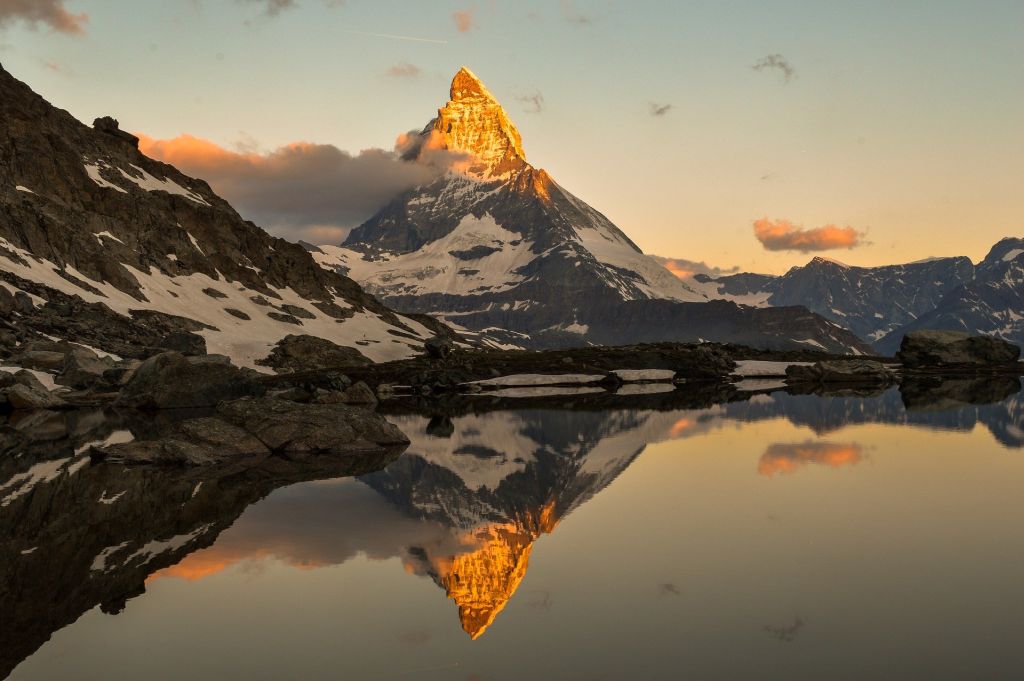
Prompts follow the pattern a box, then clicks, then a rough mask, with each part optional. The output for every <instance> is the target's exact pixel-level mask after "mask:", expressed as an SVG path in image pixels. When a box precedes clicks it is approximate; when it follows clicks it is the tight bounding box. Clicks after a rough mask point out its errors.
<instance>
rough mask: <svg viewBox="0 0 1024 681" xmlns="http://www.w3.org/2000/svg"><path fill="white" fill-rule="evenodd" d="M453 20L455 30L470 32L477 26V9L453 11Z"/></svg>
mask: <svg viewBox="0 0 1024 681" xmlns="http://www.w3.org/2000/svg"><path fill="white" fill-rule="evenodd" d="M452 20H453V21H454V22H455V30H457V31H458V32H459V33H468V32H470V31H472V30H473V29H474V28H476V10H475V9H460V10H457V11H455V12H453V13H452Z"/></svg>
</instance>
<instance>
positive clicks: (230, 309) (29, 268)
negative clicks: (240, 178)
mask: <svg viewBox="0 0 1024 681" xmlns="http://www.w3.org/2000/svg"><path fill="white" fill-rule="evenodd" d="M0 291H2V292H0V317H6V318H7V320H6V321H7V326H6V328H7V331H9V332H10V333H14V334H15V335H19V334H20V335H21V336H26V335H30V334H31V332H32V331H33V330H34V331H36V332H37V333H38V334H46V335H48V336H55V337H57V338H61V339H67V340H74V341H77V342H81V343H86V344H89V345H93V346H94V347H97V348H99V349H101V350H104V351H107V352H112V353H115V354H118V355H121V356H136V355H137V354H138V352H137V351H135V350H133V348H132V346H139V345H142V346H147V345H156V344H157V343H156V341H158V340H159V338H160V337H161V336H163V335H166V334H167V333H168V332H170V331H173V330H179V331H189V332H196V333H199V334H201V335H203V336H204V338H205V339H206V341H207V343H208V345H209V346H210V349H211V350H212V351H214V352H218V353H220V354H225V355H228V356H230V357H232V358H233V360H234V361H235V362H236V363H241V364H247V365H252V364H253V363H254V361H255V360H256V359H258V358H261V357H264V356H265V355H266V354H267V352H269V349H270V347H271V346H272V345H273V344H274V343H275V342H276V341H277V340H279V339H280V338H283V337H284V336H286V335H288V334H290V333H295V332H296V331H300V332H301V333H305V334H307V335H313V336H319V337H323V338H326V339H329V340H332V341H335V342H338V343H340V344H343V345H347V346H350V347H352V348H354V349H356V350H358V351H359V352H361V353H362V354H363V355H364V356H366V357H368V358H370V359H373V360H375V361H380V360H387V359H395V358H399V357H403V356H409V355H412V354H415V353H417V352H419V351H420V350H421V349H422V343H423V341H425V340H426V339H427V338H430V337H432V336H434V335H436V334H437V333H439V332H442V331H443V329H442V327H441V325H439V324H438V323H437V322H434V321H432V320H430V319H428V318H422V317H416V318H411V317H404V316H400V315H397V314H395V313H394V312H393V311H391V310H390V309H388V308H387V307H385V306H384V305H382V304H381V303H379V302H378V301H377V300H376V299H374V298H373V297H372V296H369V295H367V294H366V293H364V292H363V291H362V289H361V288H360V287H359V286H358V285H357V284H355V282H353V281H352V280H351V279H349V278H347V277H345V276H342V275H340V274H338V273H336V272H331V271H326V270H324V269H323V268H321V267H319V266H318V265H317V264H316V262H315V261H314V260H313V259H312V258H311V257H310V255H309V254H308V253H307V252H306V250H305V249H303V248H302V247H301V246H298V245H296V244H292V243H289V242H287V241H284V240H283V239H277V238H274V237H271V236H270V235H268V234H267V233H266V232H264V231H263V230H261V229H260V228H259V227H257V226H256V225H254V224H252V223H251V222H247V221H245V220H243V219H242V218H241V217H239V215H238V213H236V212H235V210H234V209H233V208H232V207H231V206H230V205H228V204H227V203H226V202H225V201H224V200H223V199H221V198H220V197H218V196H217V195H216V194H215V193H214V192H213V191H212V190H211V189H210V187H209V186H208V185H207V184H206V183H205V182H203V181H202V180H198V179H194V178H190V177H187V176H185V175H184V174H182V173H180V172H179V171H177V170H176V169H175V168H174V167H172V166H170V165H167V164H164V163H159V162H157V161H154V160H152V159H150V158H147V157H146V156H144V155H143V154H141V153H140V152H139V150H138V148H137V140H136V139H135V138H134V137H133V136H132V135H130V134H127V133H125V132H123V131H121V130H119V129H118V126H117V122H116V121H113V120H112V119H100V120H98V121H97V122H96V124H95V125H94V127H92V128H89V127H87V126H85V125H83V124H81V123H80V122H78V121H77V120H75V119H74V118H73V117H72V116H71V115H70V114H68V113H67V112H65V111H62V110H59V109H57V108H55V107H53V106H52V105H50V104H49V103H48V102H46V101H45V100H44V99H43V98H42V97H40V96H39V95H37V94H36V93H34V92H32V90H31V89H30V88H29V87H28V86H27V85H25V84H24V83H21V82H19V81H18V80H16V79H15V78H14V77H13V76H11V75H10V74H9V73H7V72H6V71H5V70H3V68H2V67H0ZM12 314H13V315H16V319H15V320H11V319H10V316H9V315H12ZM14 322H16V323H14ZM42 339H43V338H42V337H41V336H39V335H36V336H35V337H34V338H29V340H42ZM22 340H25V338H22ZM133 340H134V342H133Z"/></svg>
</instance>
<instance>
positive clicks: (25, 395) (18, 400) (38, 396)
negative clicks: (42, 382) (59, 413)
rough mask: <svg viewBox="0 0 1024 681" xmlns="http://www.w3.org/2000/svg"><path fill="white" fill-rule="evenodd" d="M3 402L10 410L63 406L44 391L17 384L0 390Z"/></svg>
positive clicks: (53, 396) (60, 400)
mask: <svg viewBox="0 0 1024 681" xmlns="http://www.w3.org/2000/svg"><path fill="white" fill-rule="evenodd" d="M0 395H2V396H3V398H4V401H6V402H7V404H8V405H10V408H11V409H14V410H19V409H53V408H55V407H61V406H64V400H62V399H60V398H59V397H57V396H56V395H53V394H51V393H50V392H48V391H47V390H45V389H42V390H40V389H38V388H31V387H29V386H27V385H23V384H21V383H17V384H15V385H12V386H10V387H9V388H4V389H2V390H0Z"/></svg>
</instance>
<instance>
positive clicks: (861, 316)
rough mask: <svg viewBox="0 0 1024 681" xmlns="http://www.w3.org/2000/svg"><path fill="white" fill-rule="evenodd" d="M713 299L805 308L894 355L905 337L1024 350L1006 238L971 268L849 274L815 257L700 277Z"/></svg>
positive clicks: (911, 266)
mask: <svg viewBox="0 0 1024 681" xmlns="http://www.w3.org/2000/svg"><path fill="white" fill-rule="evenodd" d="M690 283H691V285H692V286H693V287H694V288H696V289H698V290H700V291H701V292H703V293H705V294H706V295H707V296H708V297H710V298H721V299H724V300H731V301H734V302H742V303H745V304H750V305H759V306H766V307H767V306H780V305H782V306H786V305H803V306H805V307H807V308H808V309H810V310H812V311H813V312H816V313H817V314H820V315H821V316H823V317H825V318H827V319H829V320H831V321H833V322H835V323H837V324H840V325H842V326H844V327H846V328H848V329H850V330H851V331H852V332H853V333H855V334H857V335H858V336H859V337H861V338H864V339H866V340H868V341H869V342H871V343H873V344H874V347H875V349H876V351H878V352H881V353H883V354H887V355H891V354H894V353H895V352H896V350H898V349H899V345H900V342H901V341H902V340H903V336H904V334H906V332H907V331H911V330H914V329H949V330H956V331H968V332H971V333H984V334H992V335H996V336H999V337H1001V338H1005V339H1006V340H1009V341H1011V342H1014V343H1018V344H1022V345H1024V239H1020V238H1007V239H1003V240H1002V241H1000V242H999V243H998V244H996V245H995V246H994V247H993V248H992V251H991V252H990V253H989V254H988V256H986V257H985V259H984V260H983V261H982V262H980V263H978V264H977V265H975V264H974V263H972V262H971V260H970V259H969V258H967V257H953V258H931V259H928V260H924V261H921V262H915V263H908V264H905V265H887V266H884V267H851V266H849V265H844V264H842V263H840V262H836V261H834V260H829V259H827V258H821V257H818V258H814V259H813V260H811V262H809V263H808V264H807V265H805V266H803V267H794V268H792V269H791V270H789V271H788V272H786V274H784V275H782V276H779V277H773V276H768V275H759V274H748V273H742V274H733V275H729V276H724V277H718V278H712V277H709V276H706V275H697V276H696V277H694V278H693V279H692V280H691V282H690Z"/></svg>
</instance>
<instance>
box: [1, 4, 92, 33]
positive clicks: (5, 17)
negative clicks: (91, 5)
mask: <svg viewBox="0 0 1024 681" xmlns="http://www.w3.org/2000/svg"><path fill="white" fill-rule="evenodd" d="M64 1H65V0H0V29H2V28H5V27H6V26H7V25H9V24H12V23H14V22H16V21H23V22H25V23H26V24H28V26H29V28H32V29H36V28H38V26H39V24H45V25H47V26H49V27H50V28H51V29H52V30H54V31H57V32H58V33H67V34H69V35H83V34H85V26H86V24H87V23H89V15H88V14H86V13H85V12H82V13H80V14H72V13H71V12H69V11H68V10H67V8H66V7H64Z"/></svg>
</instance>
